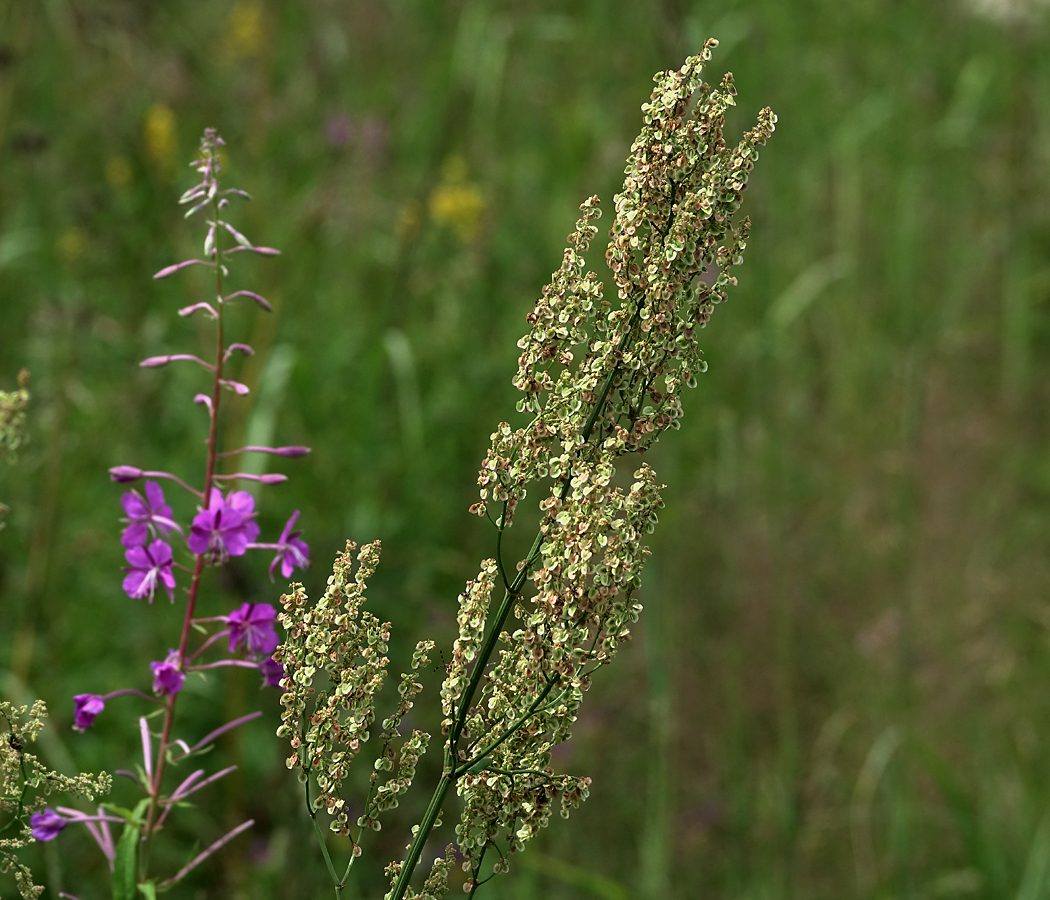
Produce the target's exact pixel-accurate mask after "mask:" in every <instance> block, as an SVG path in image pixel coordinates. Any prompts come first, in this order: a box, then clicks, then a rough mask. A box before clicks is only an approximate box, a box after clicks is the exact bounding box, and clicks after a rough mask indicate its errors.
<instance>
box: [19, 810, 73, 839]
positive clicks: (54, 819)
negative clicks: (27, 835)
mask: <svg viewBox="0 0 1050 900" xmlns="http://www.w3.org/2000/svg"><path fill="white" fill-rule="evenodd" d="M68 824H69V819H65V818H63V817H62V816H60V815H59V814H58V813H57V812H55V811H54V810H53V809H52V808H51V807H50V806H48V807H47V808H46V809H45V810H44V811H43V812H38V813H33V815H32V816H30V817H29V827H30V828H31V829H32V830H33V837H34V838H35V839H36V840H38V841H53V840H54V839H55V838H57V837H58V835H59V833H60V832H61V831H62V829H63V828H65V827H66V826H67V825H68Z"/></svg>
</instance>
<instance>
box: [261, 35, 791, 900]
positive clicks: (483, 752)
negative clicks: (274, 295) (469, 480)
mask: <svg viewBox="0 0 1050 900" xmlns="http://www.w3.org/2000/svg"><path fill="white" fill-rule="evenodd" d="M715 46H717V42H716V41H714V40H710V41H708V42H707V43H706V44H705V46H704V49H703V52H702V53H701V54H699V55H697V56H693V57H691V58H689V59H688V60H687V61H686V63H685V65H683V66H682V68H681V69H680V70H678V71H670V72H664V73H659V74H657V75H656V77H655V81H656V88H655V90H654V91H653V94H652V97H651V98H650V101H649V102H648V103H647V104H645V105H644V106H643V107H642V112H643V116H644V124H643V127H642V131H641V133H640V134H639V136H638V138H637V140H636V141H635V142H634V145H633V146H632V148H631V155H630V158H629V160H628V162H627V168H626V179H625V181H624V185H623V189H622V191H621V192H620V193H619V194H618V195H617V196H616V197H615V198H614V205H615V218H614V220H613V224H612V227H611V229H610V243H609V246H608V249H607V250H606V254H605V256H606V260H607V262H608V264H609V267H610V269H611V270H612V273H613V279H614V283H615V287H616V294H617V302H616V303H615V304H614V303H612V302H610V301H609V300H606V299H605V297H604V292H603V286H602V284H601V283H600V282H599V280H598V277H597V276H596V275H595V274H594V273H593V272H589V271H586V270H585V265H586V264H585V260H584V254H585V253H586V252H587V251H588V249H589V247H590V243H591V241H592V240H593V239H594V237H595V236H596V234H597V231H598V229H597V228H596V227H595V225H594V224H592V223H593V222H594V221H595V220H596V219H597V218H598V217H599V215H600V210H599V206H598V198H596V197H592V198H590V199H589V200H587V201H585V202H584V203H583V204H582V206H581V207H580V209H581V212H582V217H581V218H580V220H579V221H578V222H577V224H576V229H575V231H573V233H572V234H571V235H569V239H568V243H569V247H568V248H567V249H566V251H565V255H564V258H563V260H562V265H561V268H560V269H559V270H558V271H557V272H555V273H554V276H553V279H552V280H551V282H550V284H548V285H547V286H546V287H545V288H544V289H543V292H542V296H541V298H540V299H539V301H538V302H537V304H536V307H535V309H534V310H533V311H532V312H531V313H529V315H528V316H527V321H528V325H529V330H528V331H527V332H526V334H525V335H524V336H523V337H522V338H521V340H520V341H519V342H518V347H519V349H520V350H521V355H520V357H519V360H518V372H517V374H516V375H515V376H514V385H515V387H516V388H517V389H518V390H519V391H521V393H522V398H521V399H520V400H519V402H518V404H517V411H518V412H519V413H520V414H523V415H525V416H526V417H527V420H526V421H525V423H524V424H521V425H518V426H513V425H511V424H509V423H507V422H501V423H500V424H499V425H498V426H497V428H496V430H495V431H494V432H493V434H492V438H491V440H492V444H491V448H490V449H489V451H488V453H487V455H486V457H485V460H484V462H483V463H482V467H481V471H480V474H479V477H478V484H479V485H480V488H481V498H480V501H479V502H478V503H475V504H474V505H473V506H472V507H471V512H473V513H475V514H477V515H479V516H483V517H486V518H487V519H488V520H489V522H490V523H491V525H492V527H493V531H494V551H493V556H492V558H491V559H486V560H485V561H484V562H482V564H481V569H480V572H479V574H478V576H477V577H476V578H475V579H474V580H472V581H470V582H468V584H467V587H466V589H465V590H464V592H463V593H462V594H461V595H460V598H459V617H458V621H459V636H458V638H457V640H456V641H455V644H454V646H453V653H452V659H451V662H450V663H448V664H447V674H446V678H445V681H444V684H443V685H442V688H441V708H442V713H443V719H442V721H441V740H440V745H441V752H442V757H443V766H442V771H441V775H440V778H439V780H438V783H437V785H436V786H435V787H434V789H433V793H432V795H431V798H430V801H429V803H428V805H427V807H426V812H425V814H424V815H423V818H422V820H421V821H420V823H419V824H418V825H416V826H415V827H414V828H413V829H412V832H411V838H410V843H409V845H408V849H407V854H406V856H405V857H404V859H399V860H395V861H393V862H391V863H390V864H389V865H388V866H387V868H386V872H387V874H388V876H389V877H390V891H389V892H388V893H387V895H386V896H387V898H388V900H402V898H406V897H412V898H436V897H440V896H442V895H443V894H444V893H446V891H447V890H448V887H449V885H448V877H449V873H450V871H451V869H452V868H453V866H454V865H455V863H456V862H457V860H458V861H460V862H461V864H462V867H463V869H464V870H465V871H467V872H468V873H469V875H468V879H467V882H466V884H465V885H464V888H465V890H466V891H467V892H468V893H469V895H470V896H473V895H474V893H475V892H476V891H477V889H478V887H479V886H480V885H481V884H483V883H484V882H485V881H487V880H488V878H491V877H493V875H495V874H497V873H499V872H505V871H507V869H508V868H509V855H510V854H513V853H516V852H519V851H520V850H522V848H523V847H524V845H525V843H526V842H527V841H528V840H529V839H530V838H532V837H533V836H534V835H535V834H536V833H537V831H539V829H540V828H542V827H543V826H544V825H546V824H547V822H548V819H549V817H550V815H551V813H552V811H553V810H554V808H555V804H557V805H558V807H559V809H560V813H561V815H562V816H568V814H569V811H570V810H571V809H572V808H574V807H576V806H577V805H578V804H579V803H580V802H581V801H582V800H584V799H585V798H586V797H587V794H588V790H589V785H590V779H589V778H586V777H580V776H573V775H566V774H556V773H555V771H554V769H553V768H552V767H551V749H552V748H553V747H555V746H557V745H558V744H560V743H562V742H564V741H566V740H568V739H569V738H570V737H571V728H572V725H573V723H574V722H575V720H576V716H577V712H578V710H579V707H580V704H581V702H582V699H583V694H584V692H585V691H586V690H587V689H588V687H589V686H590V684H591V678H592V676H593V674H594V673H595V672H596V671H597V670H598V669H600V668H601V667H602V666H604V665H607V664H608V663H609V662H611V660H612V658H613V656H614V655H615V653H616V651H617V649H618V647H619V645H620V644H622V643H624V642H625V641H627V640H628V639H629V638H630V634H629V629H630V626H631V624H632V623H634V622H635V621H637V619H638V616H639V613H640V612H641V604H640V603H639V602H638V601H637V599H636V596H635V592H636V591H637V589H638V587H639V585H640V584H641V570H642V565H643V562H644V560H645V557H646V556H647V555H648V548H647V547H646V546H645V545H644V543H643V541H644V536H645V534H646V533H651V532H652V530H653V528H654V526H655V524H656V521H657V510H658V509H659V508H660V507H661V506H662V505H663V503H662V499H661V490H662V488H663V486H662V485H660V484H659V483H658V482H657V479H656V475H655V473H654V472H653V470H652V468H651V467H650V466H649V464H648V463H646V462H635V463H634V464H633V465H634V466H636V468H635V471H634V475H633V479H632V480H631V481H630V482H629V484H627V485H625V486H620V484H618V482H617V465H618V464H620V465H622V463H621V460H624V461H625V462H626V461H627V460H628V459H630V458H632V457H634V456H635V454H638V455H641V454H644V453H645V451H646V450H648V449H649V448H650V447H652V445H653V444H654V443H655V442H656V441H657V440H659V438H660V437H661V436H662V435H663V434H664V433H665V432H666V431H668V430H670V429H677V428H678V427H679V420H680V418H681V416H682V403H681V396H682V392H683V390H684V388H686V387H692V386H694V385H695V383H696V381H695V378H696V375H697V374H698V373H700V372H703V371H705V369H706V364H705V363H704V361H703V359H702V356H701V350H700V347H699V344H698V340H697V333H698V331H699V330H700V329H702V328H704V327H705V326H706V325H707V323H708V321H709V319H710V317H711V314H712V312H713V311H714V308H715V306H716V305H717V304H718V303H720V302H723V301H725V300H726V299H727V294H726V290H727V288H728V287H730V286H731V285H735V284H736V279H735V277H734V276H733V274H732V270H733V268H734V267H735V266H737V265H739V264H740V262H741V260H742V254H743V251H744V247H745V246H746V241H747V235H748V229H749V222H748V220H747V219H744V220H743V221H742V222H740V223H739V224H736V225H734V224H733V221H732V218H733V215H734V213H735V212H736V210H737V209H738V207H739V206H740V202H741V194H742V192H743V191H744V189H745V188H746V185H747V180H748V173H749V172H750V171H751V169H752V167H753V165H754V162H755V160H756V159H757V158H758V149H757V148H758V147H759V146H762V145H763V144H765V142H766V140H767V139H768V138H769V137H770V135H771V134H772V133H773V129H774V125H775V122H776V117H775V116H774V115H773V113H772V112H771V111H770V110H769V109H768V108H767V109H764V110H762V112H761V113H759V116H758V124H757V125H756V126H755V127H754V128H753V129H752V130H751V131H749V132H747V133H746V134H745V135H744V136H743V138H742V139H741V141H740V143H739V144H737V145H736V146H735V147H729V146H728V145H727V144H726V142H725V140H724V138H723V133H722V132H723V127H724V114H725V111H726V109H727V108H728V107H730V106H733V105H735V101H734V99H733V98H734V95H735V93H736V90H735V88H734V85H733V78H732V75H731V74H727V75H726V76H725V77H724V78H723V79H722V81H721V84H720V85H719V86H717V87H712V86H711V85H709V84H707V83H705V82H704V81H703V80H702V72H703V68H704V64H705V63H706V62H708V61H709V60H710V58H711V50H712V49H713V48H714V47H715ZM532 486H536V487H537V488H538V489H539V492H540V494H541V500H540V502H539V507H540V512H541V524H540V527H539V530H538V532H537V534H536V536H535V538H534V539H533V541H532V544H531V547H530V548H529V550H528V552H527V553H526V554H525V555H524V557H522V558H520V559H519V560H518V561H517V562H516V563H511V562H510V561H509V560H508V559H507V558H506V556H505V553H504V537H505V534H506V532H507V530H508V529H509V528H510V527H511V525H512V523H513V520H514V514H515V511H516V509H517V507H518V505H519V503H520V502H521V501H522V500H524V499H525V497H526V493H527V490H528V489H529V488H530V487H532ZM355 550H356V545H354V544H353V543H347V546H346V550H345V552H343V553H341V554H340V555H339V556H338V557H337V558H336V560H335V564H334V567H333V574H332V576H331V577H330V578H329V580H328V587H327V590H326V591H325V593H324V595H323V596H322V597H321V598H320V599H318V600H317V601H316V602H313V603H311V602H310V601H309V599H308V598H307V596H306V593H305V591H304V590H303V587H302V586H301V585H298V584H297V585H293V586H292V590H291V593H289V594H287V595H285V596H284V597H283V598H282V604H283V607H284V612H283V613H282V614H281V615H280V617H279V618H280V622H281V624H282V626H283V627H284V628H285V631H286V633H287V636H286V639H285V641H284V642H283V643H282V644H281V646H280V647H279V648H278V650H277V652H276V653H275V654H274V658H275V659H276V660H277V661H278V662H280V663H281V664H282V665H283V666H284V672H285V676H284V679H283V680H282V686H283V687H284V688H285V693H284V694H283V696H282V700H281V702H282V704H283V705H284V707H285V709H284V713H283V720H284V722H283V724H282V726H281V729H280V731H279V732H278V733H279V734H280V735H283V736H284V737H286V738H288V739H289V741H290V744H291V751H292V752H291V755H290V756H289V758H288V760H287V764H288V766H289V768H293V769H297V770H298V774H299V780H300V782H301V783H302V784H303V786H304V792H305V800H306V805H307V809H308V810H309V813H310V815H311V817H312V818H313V821H314V826H315V828H316V831H317V835H318V839H319V841H320V846H321V851H322V853H323V855H324V859H325V863H326V866H327V868H328V871H329V874H330V875H331V878H332V881H333V884H334V889H335V895H336V897H337V898H339V897H341V896H342V892H343V889H344V887H345V886H346V883H347V879H348V877H349V875H350V871H351V869H352V866H353V864H354V861H355V860H356V859H357V858H359V857H360V856H361V854H362V853H363V847H364V844H365V840H366V835H367V833H368V832H369V831H370V830H378V828H379V825H380V817H381V816H382V814H383V813H384V812H386V811H387V810H390V809H393V808H394V807H397V806H398V805H399V798H400V797H401V796H402V795H403V794H405V792H406V791H408V790H409V788H410V787H411V785H412V781H413V778H414V775H415V771H416V765H417V762H418V760H419V759H420V757H421V756H422V755H423V753H425V752H426V750H427V748H428V746H429V743H430V740H431V735H430V734H428V733H426V732H424V731H421V730H413V731H412V732H411V734H410V735H408V736H402V734H401V732H400V726H401V722H402V719H403V717H404V716H405V714H406V713H407V712H408V710H409V709H410V708H411V707H412V705H413V703H414V702H415V698H416V696H417V694H418V693H419V691H420V690H421V684H420V682H419V681H418V680H417V678H418V676H419V674H420V672H421V670H422V669H423V668H424V667H425V666H426V665H427V664H428V662H429V656H430V653H431V651H432V650H433V648H434V642H433V641H430V640H421V641H419V642H418V643H417V645H416V649H415V653H414V654H413V657H412V663H411V668H410V671H408V672H407V673H405V674H403V675H402V677H401V681H400V683H399V685H398V694H399V698H400V699H399V700H398V703H397V706H396V708H395V709H394V710H393V711H392V712H391V713H390V715H389V716H388V717H386V718H385V719H384V720H383V721H382V723H381V724H382V732H381V733H380V735H379V748H378V752H377V754H376V757H375V761H374V764H373V771H372V775H371V777H370V786H369V791H368V794H367V797H366V798H365V801H364V804H363V807H362V809H363V812H362V813H361V815H360V816H357V817H356V819H354V820H353V821H351V815H350V812H349V809H350V807H349V804H348V802H347V800H346V799H345V798H344V797H343V796H342V793H341V786H342V783H343V781H344V780H345V778H346V776H347V774H348V769H349V765H350V763H351V762H352V761H353V759H354V757H355V756H356V755H358V754H359V753H361V752H362V750H363V745H364V744H365V742H366V741H368V739H369V736H370V734H371V729H372V726H373V725H374V723H375V721H376V719H377V715H378V714H377V711H376V697H377V694H378V693H379V691H380V689H381V688H382V686H383V684H384V680H385V677H386V669H387V665H388V657H387V656H386V653H387V644H388V641H389V638H390V624H389V623H383V622H381V621H380V620H379V619H378V618H376V616H374V615H373V614H372V613H370V612H369V611H367V610H366V609H364V606H363V604H364V600H365V588H366V586H367V582H368V579H369V577H370V576H371V575H372V573H373V572H374V571H375V569H376V566H377V565H378V562H379V552H380V547H379V543H378V542H375V543H371V544H367V545H365V546H364V547H363V548H362V549H361V550H360V551H359V552H358V553H356V560H355V552H354V551H355ZM355 561H356V569H355ZM512 616H513V624H512V625H510V624H508V623H510V622H511V617H512ZM315 685H316V686H315ZM381 772H389V773H391V774H390V776H389V777H388V778H387V779H386V780H385V781H382V779H381V775H380V773H381ZM381 781H382V783H381ZM453 787H455V789H456V793H457V794H458V795H459V796H460V798H461V800H462V803H461V806H462V810H461V812H460V814H459V824H458V825H457V827H456V837H457V842H458V847H457V846H455V845H452V844H449V845H448V847H447V849H446V852H445V854H444V855H443V856H439V857H437V858H436V859H435V861H434V863H433V865H432V866H431V868H430V872H429V875H428V876H427V877H426V880H425V882H424V883H423V885H422V886H421V889H420V890H419V891H417V890H415V889H413V888H412V887H410V885H409V882H410V879H411V878H412V876H413V873H414V871H415V868H416V866H417V864H418V863H419V860H420V856H421V854H422V852H423V848H424V846H425V845H426V843H427V841H428V840H429V839H430V836H431V833H432V831H433V829H434V828H435V827H437V826H438V825H439V824H440V822H441V819H442V817H443V815H444V813H445V806H446V804H447V803H448V795H449V792H450V791H451V789H452V788H453ZM320 810H324V811H325V812H326V814H327V816H328V817H329V827H330V828H331V830H332V831H333V832H335V833H337V834H340V835H343V836H345V837H348V838H349V840H350V841H351V844H352V853H351V856H350V859H349V861H348V862H347V864H346V866H345V869H343V871H342V873H340V871H339V870H338V869H337V868H336V866H335V863H334V861H333V860H332V858H331V854H330V853H329V850H328V848H327V845H326V843H325V838H324V833H323V831H322V829H321V828H320V826H319V824H318V820H317V814H318V812H319V811H320ZM487 857H488V858H490V859H492V858H493V857H494V862H493V864H492V875H487V874H485V873H483V868H482V867H483V865H484V863H485V860H486V858H487Z"/></svg>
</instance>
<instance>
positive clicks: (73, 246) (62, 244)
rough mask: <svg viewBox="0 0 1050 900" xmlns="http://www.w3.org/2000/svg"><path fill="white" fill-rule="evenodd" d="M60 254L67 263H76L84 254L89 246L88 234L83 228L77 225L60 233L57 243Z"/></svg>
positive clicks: (56, 246)
mask: <svg viewBox="0 0 1050 900" xmlns="http://www.w3.org/2000/svg"><path fill="white" fill-rule="evenodd" d="M55 248H56V249H57V250H58V255H59V257H60V258H61V259H62V261H63V262H65V263H74V262H76V261H77V260H78V259H80V257H82V256H83V255H84V253H85V252H86V251H87V248H88V238H87V234H86V233H85V232H84V229H83V228H78V227H76V226H75V225H74V226H73V227H72V228H67V229H66V230H65V231H63V232H62V234H61V235H59V238H58V241H57V242H56V244H55Z"/></svg>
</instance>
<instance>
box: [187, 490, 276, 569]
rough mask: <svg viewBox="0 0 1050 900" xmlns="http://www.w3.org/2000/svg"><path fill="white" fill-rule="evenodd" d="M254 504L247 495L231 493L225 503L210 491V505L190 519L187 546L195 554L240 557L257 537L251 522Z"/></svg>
mask: <svg viewBox="0 0 1050 900" xmlns="http://www.w3.org/2000/svg"><path fill="white" fill-rule="evenodd" d="M254 515H255V500H254V499H253V498H252V495H251V494H249V493H248V492H247V491H231V492H230V494H229V496H228V497H226V499H225V500H224V499H223V496H222V492H221V491H219V490H218V488H212V490H211V503H210V504H209V505H208V508H207V509H202V510H201V511H200V512H199V513H197V515H196V516H195V517H194V519H193V528H192V529H191V530H190V539H189V545H190V550H192V551H193V552H194V553H212V554H214V555H215V556H216V557H217V558H219V559H221V558H222V557H223V556H227V555H228V556H241V555H242V554H243V553H244V551H245V550H246V549H248V545H249V544H250V543H252V542H253V541H254V540H255V539H256V538H257V537H258V536H259V526H258V525H256V524H255V522H253V521H252V517H253V516H254Z"/></svg>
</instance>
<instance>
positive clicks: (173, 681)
mask: <svg viewBox="0 0 1050 900" xmlns="http://www.w3.org/2000/svg"><path fill="white" fill-rule="evenodd" d="M181 666H182V660H181V659H179V651H178V650H169V651H168V656H167V658H166V659H165V660H164V662H151V663H150V664H149V667H150V669H152V670H153V692H154V693H155V694H158V695H159V696H161V697H170V696H171V695H172V694H177V693H178V692H179V691H181V690H182V683H183V682H184V681H185V680H186V673H185V672H183V671H182V668H181Z"/></svg>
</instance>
